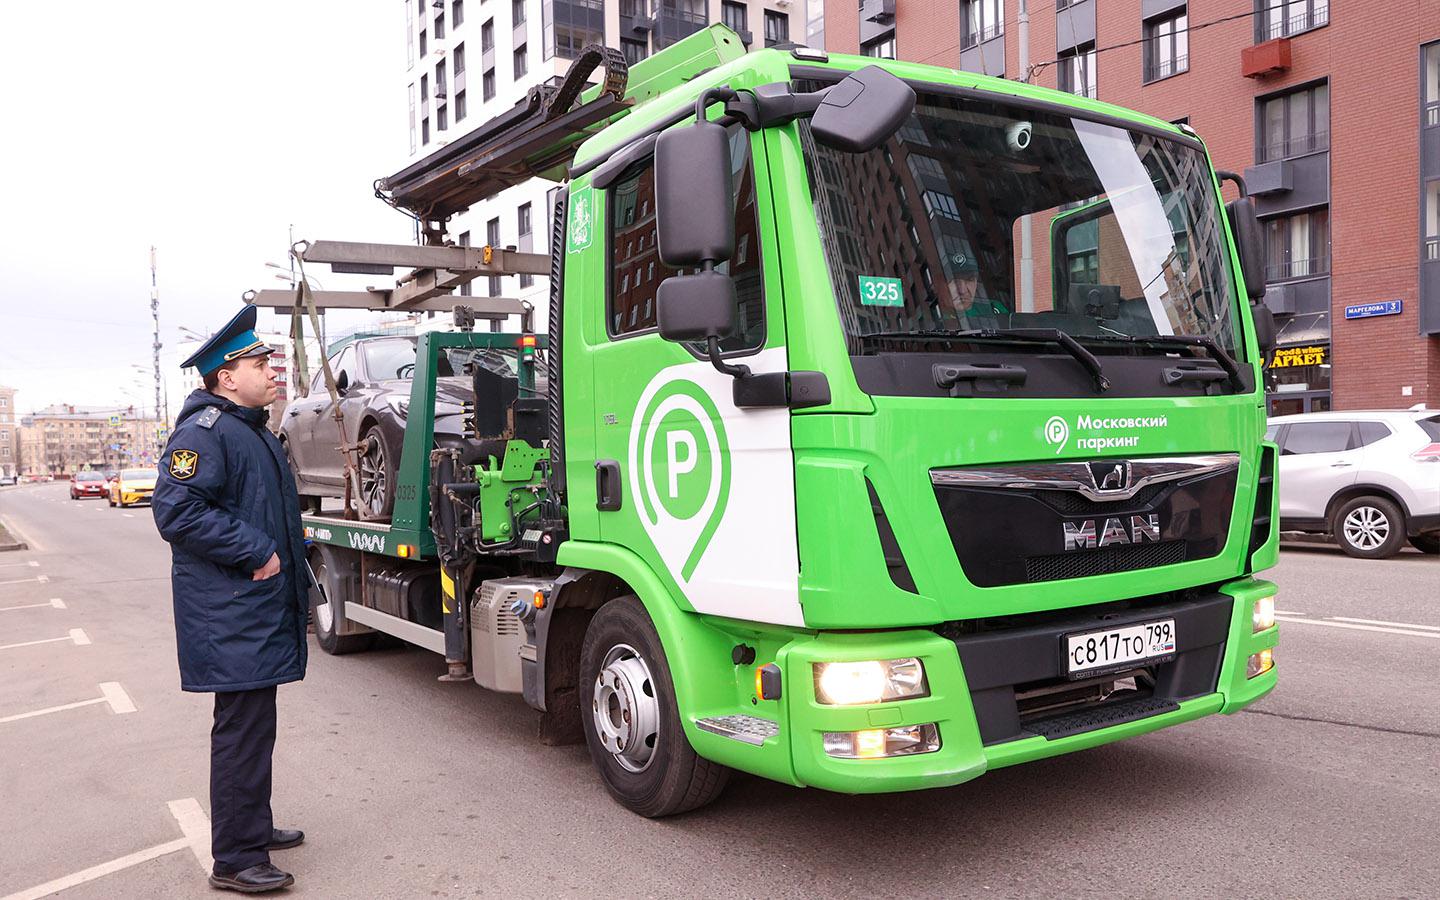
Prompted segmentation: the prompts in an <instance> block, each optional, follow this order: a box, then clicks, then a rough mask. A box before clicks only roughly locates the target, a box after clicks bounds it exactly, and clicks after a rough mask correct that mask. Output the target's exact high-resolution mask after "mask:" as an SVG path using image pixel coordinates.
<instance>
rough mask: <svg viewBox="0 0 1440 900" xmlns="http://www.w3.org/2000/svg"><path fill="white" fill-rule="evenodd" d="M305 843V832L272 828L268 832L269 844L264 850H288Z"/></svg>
mask: <svg viewBox="0 0 1440 900" xmlns="http://www.w3.org/2000/svg"><path fill="white" fill-rule="evenodd" d="M303 843H305V832H303V831H300V830H299V829H295V828H274V829H271V831H270V843H269V844H267V845H266V846H265V849H266V850H289V849H290V848H291V847H298V846H300V845H301V844H303Z"/></svg>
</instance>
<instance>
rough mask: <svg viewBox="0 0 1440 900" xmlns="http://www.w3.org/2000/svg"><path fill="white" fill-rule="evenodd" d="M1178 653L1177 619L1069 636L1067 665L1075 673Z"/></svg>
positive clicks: (1066, 654) (1067, 636) (1066, 648)
mask: <svg viewBox="0 0 1440 900" xmlns="http://www.w3.org/2000/svg"><path fill="white" fill-rule="evenodd" d="M1174 655H1175V620H1174V619H1161V620H1160V621H1158V622H1145V623H1144V624H1141V625H1125V626H1123V627H1120V628H1109V629H1106V630H1105V631H1089V632H1085V633H1084V634H1069V635H1066V636H1065V664H1066V666H1067V671H1068V672H1069V673H1070V674H1071V675H1075V674H1078V673H1084V672H1095V671H1099V670H1102V669H1114V668H1117V667H1123V666H1125V665H1128V664H1129V663H1134V662H1141V661H1152V660H1159V659H1162V658H1165V657H1172V656H1174Z"/></svg>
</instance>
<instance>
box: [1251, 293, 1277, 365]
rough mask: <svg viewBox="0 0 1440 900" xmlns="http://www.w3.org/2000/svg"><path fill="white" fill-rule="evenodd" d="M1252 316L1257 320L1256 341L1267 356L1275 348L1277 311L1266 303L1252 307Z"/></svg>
mask: <svg viewBox="0 0 1440 900" xmlns="http://www.w3.org/2000/svg"><path fill="white" fill-rule="evenodd" d="M1250 318H1251V320H1253V321H1254V322H1255V343H1256V344H1258V345H1259V346H1260V352H1261V353H1264V354H1265V355H1266V356H1269V355H1270V352H1271V351H1272V350H1274V349H1275V313H1273V312H1271V310H1270V307H1268V306H1266V305H1265V304H1264V303H1255V304H1252V305H1251V307H1250Z"/></svg>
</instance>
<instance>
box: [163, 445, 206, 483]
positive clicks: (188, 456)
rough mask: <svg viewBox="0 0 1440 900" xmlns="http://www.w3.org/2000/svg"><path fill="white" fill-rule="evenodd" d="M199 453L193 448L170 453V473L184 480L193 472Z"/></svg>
mask: <svg viewBox="0 0 1440 900" xmlns="http://www.w3.org/2000/svg"><path fill="white" fill-rule="evenodd" d="M199 462H200V454H198V453H196V452H195V451H194V450H176V451H174V452H172V453H171V454H170V474H171V475H174V476H175V477H176V478H178V479H180V480H181V481H184V480H185V479H186V478H189V477H190V476H191V475H194V474H195V468H196V466H197V465H198V464H199Z"/></svg>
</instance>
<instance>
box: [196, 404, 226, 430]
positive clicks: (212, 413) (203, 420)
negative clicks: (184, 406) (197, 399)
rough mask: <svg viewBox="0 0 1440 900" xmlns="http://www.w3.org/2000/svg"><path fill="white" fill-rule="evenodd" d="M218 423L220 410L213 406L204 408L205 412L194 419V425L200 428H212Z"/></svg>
mask: <svg viewBox="0 0 1440 900" xmlns="http://www.w3.org/2000/svg"><path fill="white" fill-rule="evenodd" d="M218 421H220V409H219V407H215V406H207V407H205V411H204V412H202V413H201V414H200V415H198V416H196V417H195V424H196V425H199V426H200V427H201V428H214V427H215V423H216V422H218Z"/></svg>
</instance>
